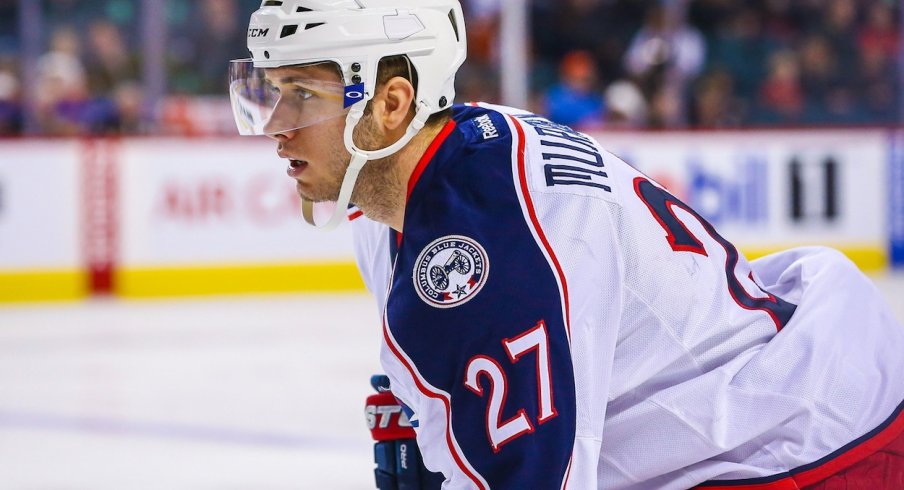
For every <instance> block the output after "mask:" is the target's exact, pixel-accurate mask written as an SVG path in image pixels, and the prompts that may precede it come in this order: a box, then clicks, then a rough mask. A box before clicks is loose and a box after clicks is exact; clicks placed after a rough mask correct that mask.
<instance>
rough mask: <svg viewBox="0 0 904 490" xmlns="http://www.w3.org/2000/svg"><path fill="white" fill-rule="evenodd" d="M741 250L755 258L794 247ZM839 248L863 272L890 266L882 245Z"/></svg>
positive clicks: (880, 269) (749, 258)
mask: <svg viewBox="0 0 904 490" xmlns="http://www.w3.org/2000/svg"><path fill="white" fill-rule="evenodd" d="M740 248H741V252H742V253H743V254H744V256H745V257H747V260H755V259H758V258H760V257H765V256H766V255H770V254H774V253H776V252H781V251H782V250H787V249H789V248H793V246H788V247H774V248H772V247H770V248H762V247H760V248H757V247H751V248H746V247H740ZM832 248H835V249H837V250H838V251H839V252H841V253H843V254H845V255H847V257H848V258H849V259H851V262H853V263H855V264H857V267H859V268H860V270H862V271H863V272H866V273H873V272H879V271H882V270H885V269H886V268H888V252H887V251H886V250H884V249H882V248H881V247H875V246H848V247H832Z"/></svg>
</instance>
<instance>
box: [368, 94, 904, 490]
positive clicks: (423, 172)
mask: <svg viewBox="0 0 904 490" xmlns="http://www.w3.org/2000/svg"><path fill="white" fill-rule="evenodd" d="M358 215H360V213H358ZM353 226H354V227H355V233H356V248H357V255H358V261H359V265H360V268H361V270H362V274H363V276H364V278H365V282H366V283H367V285H368V287H369V289H370V290H371V291H372V292H373V293H374V294H375V296H376V297H377V299H378V303H379V305H380V308H381V311H382V314H383V339H384V342H383V347H382V352H381V361H382V364H383V367H384V369H385V370H386V372H387V374H388V375H389V377H390V379H391V381H392V387H393V388H392V390H393V393H394V394H395V396H396V398H398V399H399V401H400V402H401V403H402V404H403V405H404V406H405V408H406V411H407V412H408V414H409V417H410V418H411V419H412V422H413V423H414V425H415V426H416V428H417V434H418V444H419V446H420V447H421V450H422V452H423V457H424V461H425V464H426V465H427V467H428V468H429V469H431V470H432V471H437V472H442V473H443V474H444V475H445V477H446V482H445V484H444V486H443V488H445V489H465V488H468V489H470V488H479V489H489V488H494V489H561V488H569V489H581V490H583V489H596V488H600V489H603V488H605V489H654V488H655V489H685V488H692V487H698V486H699V487H703V488H720V487H724V488H731V489H737V488H744V487H745V486H749V487H750V488H757V489H795V488H801V487H803V486H805V485H808V484H810V483H814V482H816V481H818V480H820V479H822V478H824V477H826V476H828V475H830V474H832V473H834V472H836V471H838V470H839V469H840V468H842V467H844V466H845V465H846V464H850V463H852V462H854V461H857V460H859V459H861V458H863V457H865V456H866V455H869V454H871V453H872V452H873V451H875V450H876V449H877V448H879V447H881V446H882V445H884V444H885V443H886V442H888V441H889V440H891V439H892V438H894V437H896V436H897V435H899V434H900V433H901V432H902V430H904V415H902V408H904V404H902V400H904V328H902V326H901V325H899V324H898V323H896V321H895V320H894V319H893V318H892V315H891V313H890V312H889V310H888V308H887V306H886V305H885V304H884V303H883V302H882V301H881V300H880V299H879V295H878V293H877V292H876V290H875V288H874V287H873V286H872V284H871V283H870V281H869V280H868V279H867V278H865V277H864V276H863V275H862V274H861V273H860V272H859V271H858V270H857V269H856V267H855V266H854V265H853V264H851V263H850V262H849V261H847V260H846V259H845V258H844V257H843V256H842V255H841V254H839V253H837V252H834V251H831V250H829V249H820V248H809V249H798V250H792V251H788V252H785V253H781V254H777V255H774V256H771V257H767V258H764V259H761V260H757V261H754V262H752V263H748V262H747V261H746V260H745V259H744V257H743V256H742V255H740V254H739V253H738V251H737V250H736V249H735V247H734V246H733V245H732V244H731V243H729V242H728V241H727V240H725V239H724V238H723V237H721V236H720V235H719V234H718V233H717V231H716V230H715V229H714V228H713V227H712V226H711V225H710V224H709V223H707V222H706V221H705V220H704V219H703V218H702V217H701V216H700V215H699V214H697V213H696V212H695V211H694V210H692V209H691V208H689V207H688V206H686V205H685V204H683V203H682V202H681V201H679V200H678V199H676V198H675V197H673V196H672V195H670V194H669V193H668V192H667V191H666V190H664V189H663V188H661V187H660V186H658V185H657V184H656V183H655V182H652V181H651V180H649V179H648V178H646V177H645V176H644V175H643V174H641V173H639V172H638V171H637V170H635V169H634V168H632V167H630V166H629V165H627V164H626V163H624V162H623V161H621V160H620V159H619V158H618V157H616V156H614V155H612V154H611V153H608V152H606V151H605V150H604V149H603V148H602V147H601V146H600V145H599V144H598V143H597V142H595V141H594V140H592V139H591V138H589V137H587V136H586V135H583V134H580V133H577V132H575V131H573V130H571V129H569V128H567V127H564V126H560V125H557V124H555V123H552V122H550V121H548V120H546V119H544V118H542V117H539V116H536V115H532V114H528V113H525V112H520V111H516V110H513V109H508V108H503V107H498V106H489V105H480V106H476V105H474V106H456V107H455V109H454V117H453V121H452V122H450V123H449V124H448V125H447V126H446V127H445V129H444V130H443V132H442V133H441V134H440V135H439V137H437V139H436V140H435V141H434V142H433V144H432V145H431V146H430V148H429V149H428V151H427V153H426V154H425V155H424V158H423V159H422V160H421V162H420V163H419V164H418V166H417V168H416V170H415V172H414V175H413V176H412V179H411V183H410V185H409V196H408V203H407V207H406V211H405V230H404V235H399V234H396V233H395V232H393V231H392V230H390V229H389V228H388V227H386V226H384V225H381V224H377V223H374V222H371V221H369V220H367V219H366V218H363V217H358V218H357V219H355V220H354V222H353Z"/></svg>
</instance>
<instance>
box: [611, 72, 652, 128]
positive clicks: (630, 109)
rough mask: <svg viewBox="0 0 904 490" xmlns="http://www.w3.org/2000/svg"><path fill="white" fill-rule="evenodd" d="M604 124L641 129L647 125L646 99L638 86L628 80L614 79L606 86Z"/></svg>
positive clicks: (612, 126) (613, 126)
mask: <svg viewBox="0 0 904 490" xmlns="http://www.w3.org/2000/svg"><path fill="white" fill-rule="evenodd" d="M605 104H606V109H607V110H606V126H607V127H609V128H619V129H642V128H644V127H646V125H647V112H648V110H649V108H648V106H647V100H646V99H645V98H644V96H643V93H642V92H641V91H640V88H639V87H638V86H637V85H636V84H635V83H634V82H632V81H630V80H625V79H622V80H616V81H615V82H613V83H612V84H610V85H609V86H608V87H607V88H606V92H605Z"/></svg>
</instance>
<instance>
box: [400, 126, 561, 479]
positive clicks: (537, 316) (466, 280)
mask: <svg viewBox="0 0 904 490" xmlns="http://www.w3.org/2000/svg"><path fill="white" fill-rule="evenodd" d="M489 114H490V116H487V117H489V118H490V119H487V118H486V117H483V118H481V117H480V116H478V115H475V117H474V118H473V119H467V120H465V121H463V122H461V123H460V125H459V126H460V129H459V131H458V132H456V133H455V134H453V135H452V136H451V137H450V139H453V140H454V139H456V138H457V140H456V141H453V142H452V143H451V144H449V143H447V144H446V145H444V148H446V147H449V148H450V149H449V150H447V153H448V154H445V155H444V154H442V151H441V152H440V155H438V158H437V159H436V161H435V162H434V163H435V165H431V166H430V167H428V168H427V170H425V172H424V174H423V176H421V180H420V181H419V182H418V185H417V186H416V187H415V189H414V192H413V193H412V196H411V200H410V201H409V203H410V206H409V208H408V209H407V210H406V217H405V223H406V224H405V235H404V237H403V239H402V240H401V242H400V245H399V247H398V250H397V253H398V256H397V263H396V267H395V269H394V279H393V285H392V289H391V292H390V298H389V301H388V303H387V322H388V325H389V328H390V329H391V331H392V335H393V337H394V338H395V340H396V341H397V342H398V344H399V346H400V347H401V348H402V349H403V350H404V352H405V354H406V355H407V356H409V357H410V359H411V361H412V363H413V364H414V365H415V366H416V368H417V370H418V372H419V373H420V374H421V375H422V376H423V377H424V379H426V380H427V381H428V382H429V383H430V384H431V385H433V386H435V387H437V388H439V389H441V390H443V391H445V392H446V393H448V394H449V397H450V407H451V421H452V423H451V426H452V432H453V433H454V436H455V438H456V440H457V442H458V444H459V445H460V447H461V451H462V453H463V455H464V457H465V458H466V459H467V460H468V462H470V464H471V465H473V467H474V469H475V470H476V471H477V472H478V473H479V474H480V476H481V477H483V478H484V479H485V480H486V482H487V483H488V484H489V485H490V487H491V488H513V489H515V488H518V489H523V488H560V487H561V485H562V482H563V480H564V479H565V476H566V472H567V469H568V465H569V461H570V458H571V453H572V448H573V446H574V438H575V423H576V422H575V411H576V409H575V387H574V375H573V368H572V361H571V354H570V346H569V338H568V334H567V326H566V321H567V319H566V313H565V310H566V305H565V298H564V296H563V294H564V292H563V291H562V288H561V287H560V281H559V280H558V279H559V276H557V271H556V267H555V266H554V264H553V263H551V262H550V260H549V259H548V258H547V255H546V254H545V253H544V248H543V246H542V244H541V243H539V241H538V240H537V238H536V237H535V233H534V231H535V230H532V226H533V225H532V221H531V219H530V217H529V216H528V213H527V212H526V211H525V210H524V206H523V204H522V202H521V200H520V199H519V193H518V187H517V186H518V182H519V177H518V172H517V161H516V162H515V163H516V165H515V166H513V165H512V144H513V141H514V139H513V136H512V134H511V133H510V132H509V130H508V126H507V124H506V122H505V120H504V119H503V118H502V116H501V115H500V114H498V113H489ZM487 121H489V123H488V122H487ZM475 128H476V129H475ZM469 132H470V133H473V134H472V136H473V135H476V137H477V138H478V141H479V138H480V137H484V139H487V138H486V135H488V134H489V135H491V136H492V138H489V141H486V142H481V144H469V143H468V135H469ZM494 132H495V133H494Z"/></svg>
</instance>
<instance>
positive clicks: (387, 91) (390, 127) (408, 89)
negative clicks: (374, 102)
mask: <svg viewBox="0 0 904 490" xmlns="http://www.w3.org/2000/svg"><path fill="white" fill-rule="evenodd" d="M381 92H382V93H381V94H380V95H382V97H381V99H382V100H381V101H380V102H381V103H380V104H378V105H379V106H381V107H380V109H382V111H379V112H375V114H374V115H375V116H377V117H378V118H379V119H380V121H381V122H382V124H383V127H384V128H385V129H386V130H387V131H390V132H392V131H396V130H398V129H400V128H401V129H403V130H404V129H405V128H404V127H403V126H404V125H406V123H407V122H408V114H409V112H410V111H411V103H412V102H414V87H413V86H412V85H411V82H409V81H408V80H406V79H404V78H402V77H394V78H392V79H390V80H389V81H388V82H386V84H384V85H383V90H381Z"/></svg>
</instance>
